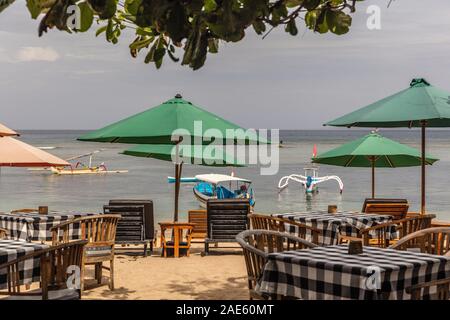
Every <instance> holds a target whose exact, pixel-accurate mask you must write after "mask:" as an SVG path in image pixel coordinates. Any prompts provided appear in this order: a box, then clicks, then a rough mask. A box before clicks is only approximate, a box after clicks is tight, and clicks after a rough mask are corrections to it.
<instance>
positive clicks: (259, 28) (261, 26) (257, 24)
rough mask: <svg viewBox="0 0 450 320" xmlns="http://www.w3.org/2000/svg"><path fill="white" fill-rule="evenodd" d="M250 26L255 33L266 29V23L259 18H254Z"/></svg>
mask: <svg viewBox="0 0 450 320" xmlns="http://www.w3.org/2000/svg"><path fill="white" fill-rule="evenodd" d="M252 26H253V29H254V30H255V32H256V33H257V34H263V33H264V32H265V31H266V24H265V23H264V22H263V21H261V20H255V21H254V22H253V24H252Z"/></svg>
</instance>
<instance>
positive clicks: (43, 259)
mask: <svg viewBox="0 0 450 320" xmlns="http://www.w3.org/2000/svg"><path fill="white" fill-rule="evenodd" d="M86 244H87V241H83V240H80V241H74V242H71V243H66V244H61V245H57V246H54V247H50V248H48V249H44V250H39V251H35V252H32V253H29V254H26V255H24V256H22V257H20V258H17V259H14V260H12V261H10V262H8V263H5V264H2V265H0V271H2V273H4V271H3V270H5V269H6V273H5V274H6V279H7V280H6V281H7V284H8V289H6V291H0V295H7V296H8V297H6V299H10V300H20V299H23V300H35V299H39V300H75V299H80V298H81V282H82V280H81V279H82V278H81V275H82V270H83V263H84V255H83V251H84V246H85V245H86ZM30 259H40V271H41V274H40V288H39V289H36V290H27V291H23V290H22V286H23V285H22V284H21V279H20V273H19V270H20V266H21V265H23V264H24V263H25V262H26V261H27V260H30ZM73 267H78V268H79V269H78V270H79V271H80V279H79V283H77V279H76V277H75V278H74V280H75V282H72V284H73V288H70V287H68V282H70V280H71V279H69V277H71V276H73V275H76V274H77V273H76V269H75V268H73ZM72 268H73V269H72Z"/></svg>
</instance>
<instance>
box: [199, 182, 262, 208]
mask: <svg viewBox="0 0 450 320" xmlns="http://www.w3.org/2000/svg"><path fill="white" fill-rule="evenodd" d="M193 190H194V196H195V198H196V199H197V201H198V203H199V205H200V207H202V208H205V209H206V204H207V202H208V200H210V199H217V196H207V195H205V194H203V193H201V192H200V191H198V190H197V189H195V188H193ZM236 199H242V197H241V198H236ZM254 206H255V203H253V206H250V210H251V211H253V207H254Z"/></svg>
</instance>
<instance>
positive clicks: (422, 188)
mask: <svg viewBox="0 0 450 320" xmlns="http://www.w3.org/2000/svg"><path fill="white" fill-rule="evenodd" d="M421 125H422V168H421V169H422V181H421V190H422V191H421V206H420V213H421V214H425V161H426V158H425V127H426V125H427V122H426V121H425V120H423V121H421Z"/></svg>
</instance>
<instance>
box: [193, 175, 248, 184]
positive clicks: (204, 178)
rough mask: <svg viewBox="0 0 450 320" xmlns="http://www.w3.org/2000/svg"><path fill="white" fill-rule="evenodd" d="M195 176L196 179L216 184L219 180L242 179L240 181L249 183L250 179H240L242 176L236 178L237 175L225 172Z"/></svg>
mask: <svg viewBox="0 0 450 320" xmlns="http://www.w3.org/2000/svg"><path fill="white" fill-rule="evenodd" d="M195 178H196V179H197V180H200V181H205V182H209V183H212V184H218V183H221V182H229V181H242V182H247V183H251V181H250V180H247V179H242V178H238V177H233V176H228V175H226V174H215V173H211V174H198V175H196V176H195Z"/></svg>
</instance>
